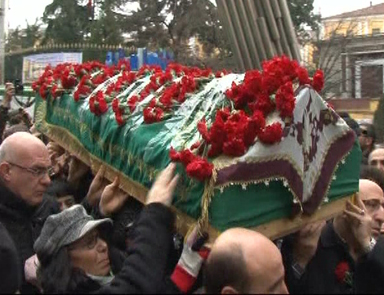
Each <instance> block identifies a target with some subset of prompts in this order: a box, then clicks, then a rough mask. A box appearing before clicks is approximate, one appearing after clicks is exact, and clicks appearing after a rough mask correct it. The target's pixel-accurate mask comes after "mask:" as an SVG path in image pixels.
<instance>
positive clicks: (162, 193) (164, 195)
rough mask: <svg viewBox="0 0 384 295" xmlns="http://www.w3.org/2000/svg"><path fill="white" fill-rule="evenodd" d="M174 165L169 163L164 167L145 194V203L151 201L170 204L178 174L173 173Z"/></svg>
mask: <svg viewBox="0 0 384 295" xmlns="http://www.w3.org/2000/svg"><path fill="white" fill-rule="evenodd" d="M175 168H176V165H175V164H174V163H171V164H169V165H168V167H167V168H165V169H164V170H163V171H162V172H160V174H159V175H158V177H157V178H156V181H155V183H154V184H153V185H152V187H151V189H150V190H149V192H148V195H147V205H148V204H151V203H161V204H163V205H165V206H170V205H171V204H172V200H173V193H174V191H175V188H176V185H177V181H178V180H179V176H178V175H176V176H175V175H174V173H175Z"/></svg>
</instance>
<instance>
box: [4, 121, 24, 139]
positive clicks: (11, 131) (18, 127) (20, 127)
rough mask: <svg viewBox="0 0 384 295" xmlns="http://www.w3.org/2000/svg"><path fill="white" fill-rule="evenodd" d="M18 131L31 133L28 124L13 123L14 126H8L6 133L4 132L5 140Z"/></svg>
mask: <svg viewBox="0 0 384 295" xmlns="http://www.w3.org/2000/svg"><path fill="white" fill-rule="evenodd" d="M16 132H28V133H31V132H30V131H29V128H28V127H27V125H25V124H23V123H20V124H16V125H12V126H10V127H8V128H7V129H5V130H4V133H3V140H4V139H6V138H7V137H8V136H11V135H12V134H14V133H16Z"/></svg>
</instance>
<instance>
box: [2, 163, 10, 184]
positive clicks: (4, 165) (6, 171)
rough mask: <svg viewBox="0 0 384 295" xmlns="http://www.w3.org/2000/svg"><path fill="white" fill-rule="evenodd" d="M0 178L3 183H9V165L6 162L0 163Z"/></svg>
mask: <svg viewBox="0 0 384 295" xmlns="http://www.w3.org/2000/svg"><path fill="white" fill-rule="evenodd" d="M0 177H1V179H3V180H4V181H9V180H10V179H11V175H10V165H9V164H8V163H7V162H2V163H0Z"/></svg>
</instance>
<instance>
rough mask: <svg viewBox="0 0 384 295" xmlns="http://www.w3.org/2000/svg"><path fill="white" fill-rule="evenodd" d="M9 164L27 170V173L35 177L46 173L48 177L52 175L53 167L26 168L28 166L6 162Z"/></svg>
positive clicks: (40, 176)
mask: <svg viewBox="0 0 384 295" xmlns="http://www.w3.org/2000/svg"><path fill="white" fill-rule="evenodd" d="M8 164H9V165H12V166H15V167H17V168H20V169H22V170H25V171H28V172H29V173H31V174H33V175H34V176H35V177H38V178H42V177H44V176H45V175H46V174H48V176H49V177H51V176H53V175H54V174H55V173H54V170H53V167H48V168H28V167H23V166H20V165H18V164H15V163H11V162H8Z"/></svg>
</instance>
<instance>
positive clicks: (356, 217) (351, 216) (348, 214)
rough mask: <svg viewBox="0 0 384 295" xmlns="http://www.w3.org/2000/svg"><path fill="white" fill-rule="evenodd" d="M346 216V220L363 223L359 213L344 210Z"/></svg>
mask: <svg viewBox="0 0 384 295" xmlns="http://www.w3.org/2000/svg"><path fill="white" fill-rule="evenodd" d="M344 214H345V215H346V218H349V219H352V220H355V221H358V222H361V218H362V216H361V215H360V214H358V213H354V212H351V211H348V210H344Z"/></svg>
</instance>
